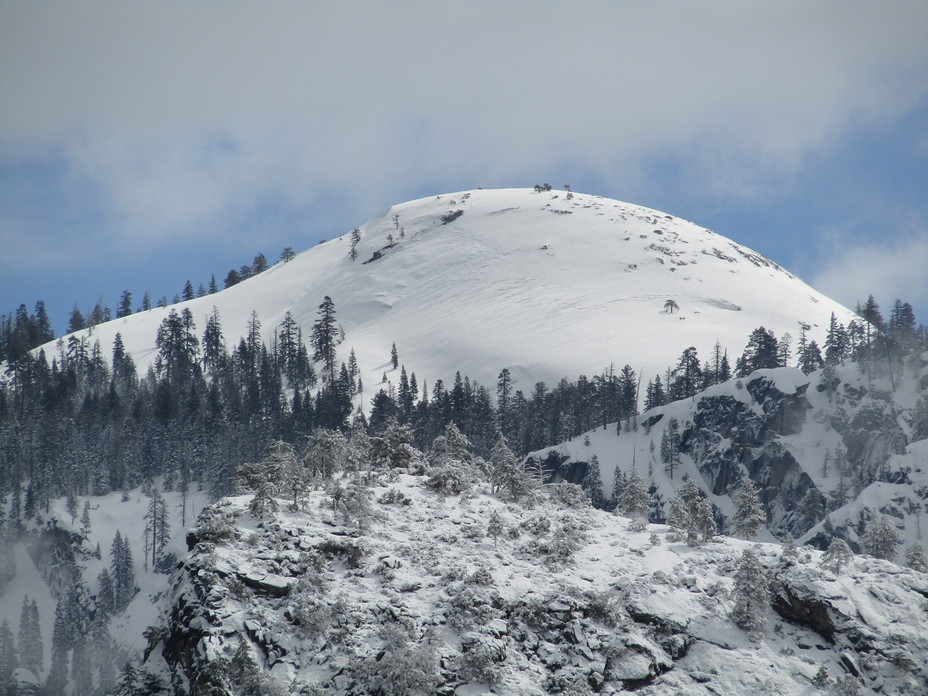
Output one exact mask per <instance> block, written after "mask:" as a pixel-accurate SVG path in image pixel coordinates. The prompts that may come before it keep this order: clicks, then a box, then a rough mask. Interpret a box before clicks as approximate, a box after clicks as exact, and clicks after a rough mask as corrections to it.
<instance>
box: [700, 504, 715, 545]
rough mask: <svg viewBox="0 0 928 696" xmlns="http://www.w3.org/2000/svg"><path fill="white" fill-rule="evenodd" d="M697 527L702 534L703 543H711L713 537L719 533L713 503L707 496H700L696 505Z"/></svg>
mask: <svg viewBox="0 0 928 696" xmlns="http://www.w3.org/2000/svg"><path fill="white" fill-rule="evenodd" d="M696 527H697V529H698V530H699V532H700V533H701V534H702V540H703V541H711V540H712V537H714V536H715V535H716V533H718V527H717V525H716V523H715V514H714V513H713V510H712V503H711V502H709V499H708V498H706V497H705V496H699V500H698V501H697V503H696Z"/></svg>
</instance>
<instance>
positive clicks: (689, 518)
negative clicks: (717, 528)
mask: <svg viewBox="0 0 928 696" xmlns="http://www.w3.org/2000/svg"><path fill="white" fill-rule="evenodd" d="M701 500H702V493H701V492H700V490H699V486H697V485H696V482H695V481H694V480H693V479H688V480H687V481H686V483H684V484H683V486H682V487H681V488H680V490H679V491H678V492H677V495H676V496H675V497H674V499H673V500H672V501H671V503H670V515H669V516H668V517H667V524H669V525H670V526H671V527H674V528H676V529H677V530H679V531H680V532H682V533H683V534H685V535H686V543H687V544H688V545H689V546H696V544H698V543H699V533H700V531H704V529H706V528H707V527H708V521H707V520H706V519H705V510H704V509H700V501H701ZM710 510H711V508H710ZM711 533H713V534H714V533H715V532H714V529H713V530H712V532H711Z"/></svg>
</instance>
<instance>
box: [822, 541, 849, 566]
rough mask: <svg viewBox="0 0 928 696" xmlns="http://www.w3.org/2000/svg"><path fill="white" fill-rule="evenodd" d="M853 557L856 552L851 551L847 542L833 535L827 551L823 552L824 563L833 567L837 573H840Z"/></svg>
mask: <svg viewBox="0 0 928 696" xmlns="http://www.w3.org/2000/svg"><path fill="white" fill-rule="evenodd" d="M853 557H854V552H853V551H851V547H850V546H848V545H847V542H846V541H844V539H841V538H840V537H833V538H832V540H831V543H830V544H829V545H828V548H827V549H826V550H825V553H823V554H822V565H824V566H825V567H826V568H831V569H832V570H833V571H834V572H835V573H840V572H841V569H842V568H843V567H844V566H846V565H847V564H848V562H849V561H850V560H851V559H852V558H853Z"/></svg>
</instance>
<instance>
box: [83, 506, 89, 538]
mask: <svg viewBox="0 0 928 696" xmlns="http://www.w3.org/2000/svg"><path fill="white" fill-rule="evenodd" d="M81 535H82V536H83V537H84V538H85V539H87V538H89V537H90V501H89V500H85V501H84V509H83V511H82V512H81Z"/></svg>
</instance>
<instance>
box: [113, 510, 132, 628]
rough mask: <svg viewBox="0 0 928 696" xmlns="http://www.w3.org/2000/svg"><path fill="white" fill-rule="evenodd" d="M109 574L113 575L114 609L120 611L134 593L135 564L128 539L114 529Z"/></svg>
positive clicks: (127, 604)
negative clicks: (114, 534)
mask: <svg viewBox="0 0 928 696" xmlns="http://www.w3.org/2000/svg"><path fill="white" fill-rule="evenodd" d="M110 561H111V563H110V574H111V575H112V577H113V596H114V599H115V601H114V609H115V611H116V612H120V611H122V610H123V609H125V608H126V607H127V606H129V602H130V601H131V600H132V596H133V595H134V594H135V564H134V563H133V562H132V549H131V548H130V546H129V540H128V539H126V538H125V537H123V536H122V534H121V533H120V532H119V530H118V529H117V530H116V536H115V537H114V538H113V546H112V548H111V549H110Z"/></svg>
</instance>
